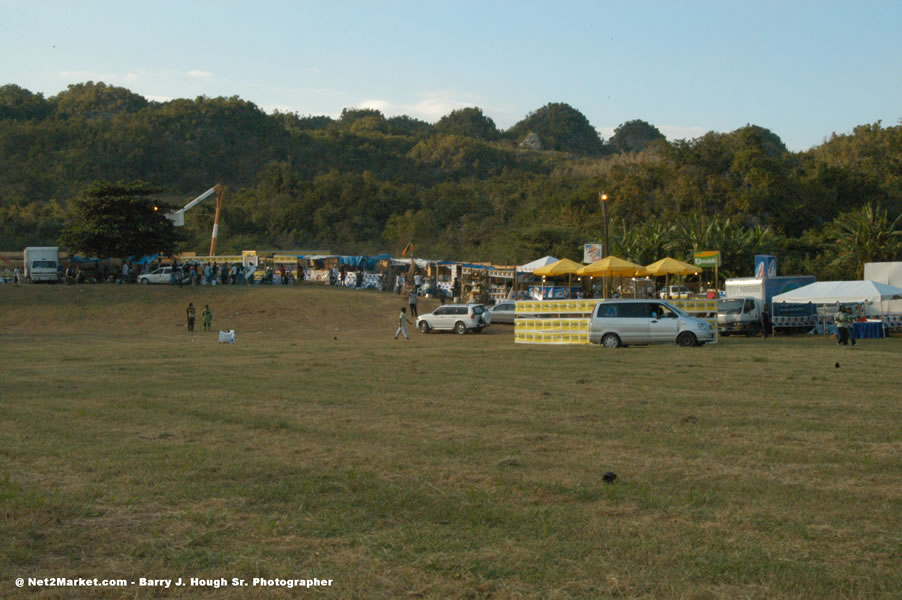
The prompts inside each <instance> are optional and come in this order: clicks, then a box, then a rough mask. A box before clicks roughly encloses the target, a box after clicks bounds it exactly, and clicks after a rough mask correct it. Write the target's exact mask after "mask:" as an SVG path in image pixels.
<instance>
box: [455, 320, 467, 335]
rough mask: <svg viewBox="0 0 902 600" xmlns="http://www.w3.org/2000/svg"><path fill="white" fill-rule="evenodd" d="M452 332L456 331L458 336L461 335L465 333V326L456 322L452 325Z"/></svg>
mask: <svg viewBox="0 0 902 600" xmlns="http://www.w3.org/2000/svg"><path fill="white" fill-rule="evenodd" d="M454 331H456V332H457V333H459V334H460V335H463V334H465V333H466V332H467V326H466V325H465V324H464V322H463V321H458V322H457V323H455V324H454Z"/></svg>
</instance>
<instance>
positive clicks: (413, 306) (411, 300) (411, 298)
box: [407, 287, 419, 317]
mask: <svg viewBox="0 0 902 600" xmlns="http://www.w3.org/2000/svg"><path fill="white" fill-rule="evenodd" d="M407 305H408V306H409V307H410V314H412V315H413V316H414V317H418V316H419V314H418V313H417V288H416V287H412V288H410V294H408V296H407Z"/></svg>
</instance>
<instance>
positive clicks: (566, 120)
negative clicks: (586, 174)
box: [507, 102, 604, 156]
mask: <svg viewBox="0 0 902 600" xmlns="http://www.w3.org/2000/svg"><path fill="white" fill-rule="evenodd" d="M530 132H532V133H535V134H536V135H538V136H539V139H540V140H541V141H542V147H543V148H545V149H546V150H560V151H563V152H572V153H574V154H586V155H596V156H597V155H600V154H603V153H604V142H603V141H602V139H601V137H600V136H599V135H598V131H596V130H595V128H594V127H592V125H591V124H590V123H589V120H588V119H587V118H586V117H585V115H583V114H582V113H581V112H579V111H578V110H576V109H575V108H573V107H572V106H570V105H569V104H564V103H562V102H557V103H550V104H546V105H545V106H543V107H542V108H540V109H539V110H537V111H535V112H532V113H530V114H528V115H527V116H526V118H525V119H523V120H522V121H520V122H519V123H517V124H516V125H514V126H513V127H511V128H510V129H509V130H508V131H507V135H508V136H509V137H511V138H513V139H515V140H516V141H518V142H519V141H521V140H522V139H523V138H524V137H526V135H527V134H529V133H530Z"/></svg>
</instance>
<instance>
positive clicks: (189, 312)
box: [186, 302, 194, 331]
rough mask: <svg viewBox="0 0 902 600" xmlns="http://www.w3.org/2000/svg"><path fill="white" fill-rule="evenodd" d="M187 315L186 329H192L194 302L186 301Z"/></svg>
mask: <svg viewBox="0 0 902 600" xmlns="http://www.w3.org/2000/svg"><path fill="white" fill-rule="evenodd" d="M186 313H187V315H188V331H194V304H193V303H191V302H189V303H188V310H187V311H186Z"/></svg>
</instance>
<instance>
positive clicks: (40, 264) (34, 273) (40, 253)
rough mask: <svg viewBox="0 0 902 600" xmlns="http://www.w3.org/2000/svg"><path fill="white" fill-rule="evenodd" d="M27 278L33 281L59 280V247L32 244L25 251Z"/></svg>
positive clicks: (54, 281)
mask: <svg viewBox="0 0 902 600" xmlns="http://www.w3.org/2000/svg"><path fill="white" fill-rule="evenodd" d="M23 262H24V263H25V280H26V281H29V282H31V283H38V282H46V283H56V282H57V281H58V280H59V248H58V247H56V246H30V247H28V248H25V252H24V253H23Z"/></svg>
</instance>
